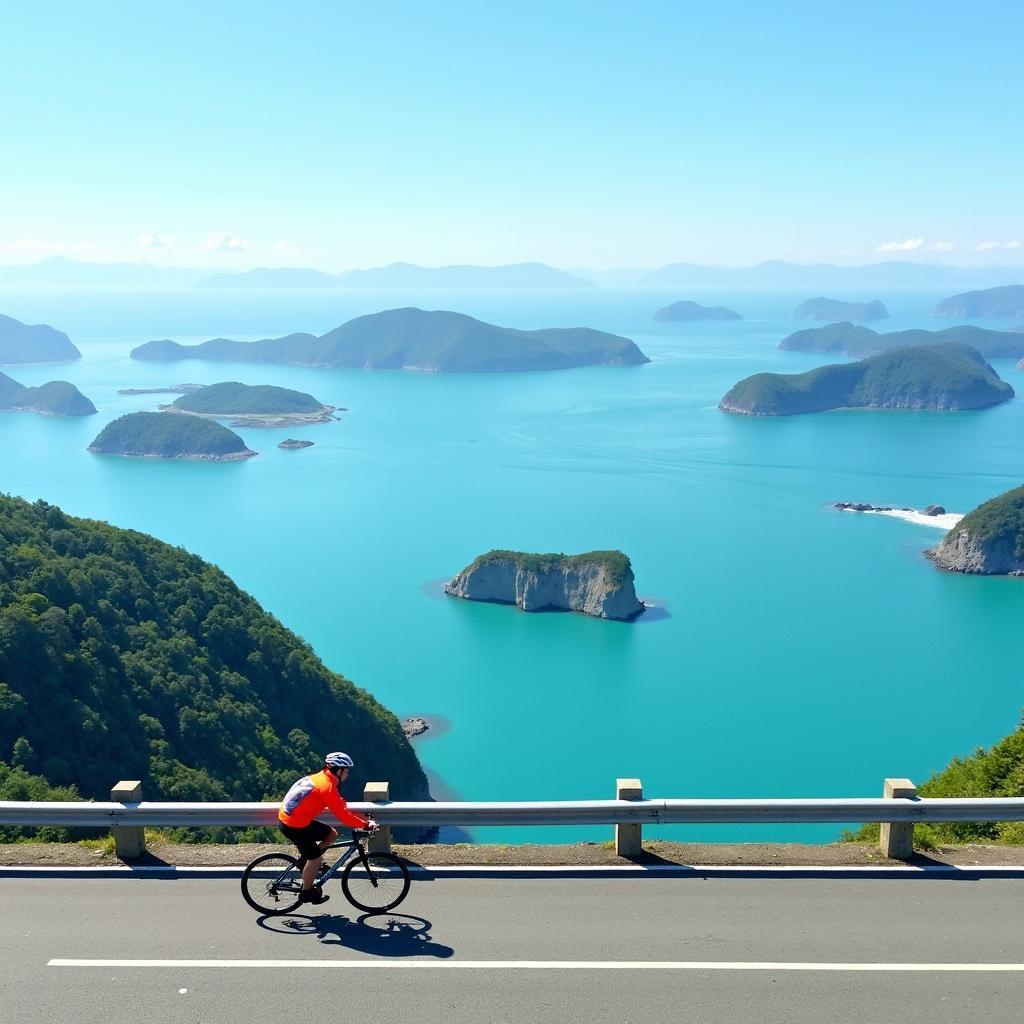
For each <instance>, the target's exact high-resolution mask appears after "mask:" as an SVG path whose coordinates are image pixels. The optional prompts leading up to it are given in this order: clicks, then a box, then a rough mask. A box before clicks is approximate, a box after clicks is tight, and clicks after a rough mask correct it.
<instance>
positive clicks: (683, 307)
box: [654, 299, 743, 323]
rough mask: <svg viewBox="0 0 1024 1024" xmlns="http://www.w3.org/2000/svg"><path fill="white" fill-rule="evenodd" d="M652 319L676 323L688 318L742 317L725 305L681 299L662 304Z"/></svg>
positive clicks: (721, 318) (725, 318)
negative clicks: (708, 304) (705, 303)
mask: <svg viewBox="0 0 1024 1024" xmlns="http://www.w3.org/2000/svg"><path fill="white" fill-rule="evenodd" d="M654 319H655V320H664V321H669V322H672V323H676V322H680V321H690V320H742V319H743V317H741V316H740V315H739V313H737V312H735V311H734V310H731V309H728V308H727V307H725V306H702V305H701V304H700V303H699V302H691V301H690V300H689V299H682V300H681V301H679V302H673V303H672V304H671V305H669V306H662V308H661V309H659V310H658V311H657V312H656V313H655V314H654Z"/></svg>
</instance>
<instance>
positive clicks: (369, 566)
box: [0, 289, 1024, 842]
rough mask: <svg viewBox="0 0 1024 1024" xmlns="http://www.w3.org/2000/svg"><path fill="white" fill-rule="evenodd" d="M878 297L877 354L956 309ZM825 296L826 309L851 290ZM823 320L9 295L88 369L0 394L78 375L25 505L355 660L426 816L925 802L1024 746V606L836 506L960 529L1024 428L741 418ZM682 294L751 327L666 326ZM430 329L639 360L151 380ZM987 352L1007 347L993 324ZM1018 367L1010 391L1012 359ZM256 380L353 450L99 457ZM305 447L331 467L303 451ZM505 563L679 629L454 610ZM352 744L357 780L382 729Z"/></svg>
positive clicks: (926, 534) (337, 299) (611, 296)
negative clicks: (532, 370)
mask: <svg viewBox="0 0 1024 1024" xmlns="http://www.w3.org/2000/svg"><path fill="white" fill-rule="evenodd" d="M832 293H834V294H835V295H836V296H837V297H839V298H845V297H850V298H861V299H865V298H875V297H880V298H882V299H883V301H885V302H886V304H887V305H888V306H889V308H890V310H891V311H892V312H893V314H894V316H893V319H892V320H891V321H887V322H884V327H883V329H899V328H903V327H910V326H921V327H931V328H936V327H941V326H948V322H947V321H938V322H936V321H932V320H931V319H930V317H929V315H928V314H929V312H930V310H931V308H932V307H933V305H934V304H935V302H936V301H938V300H939V299H941V298H943V297H944V295H945V294H946V293H945V292H916V291H913V292H911V291H907V292H893V293H881V294H879V295H877V296H876V295H875V294H874V293H872V294H871V295H866V294H864V295H861V294H857V295H852V294H851V295H849V296H847V295H845V294H843V293H841V292H834V291H833V292H832ZM832 293H830V294H832ZM807 297H808V296H807V294H805V293H803V292H801V293H793V292H779V291H775V292H755V291H745V292H744V291H730V292H725V291H712V290H709V289H704V290H700V291H695V290H689V289H687V290H663V289H633V290H620V291H616V290H605V289H603V290H596V289H595V290H590V289H581V290H579V291H572V292H546V293H523V292H505V293H487V292H465V293H457V294H453V293H451V292H444V293H434V294H432V295H431V294H426V295H424V294H420V295H415V294H402V295H396V294H395V293H391V292H382V291H372V292H357V293H347V292H326V293H325V292H321V291H315V290H310V291H280V292H257V293H253V294H250V293H247V292H216V291H204V290H200V289H193V290H190V291H186V292H180V293H169V292H162V293H143V292H120V291H109V292H77V293H76V292H60V293H54V292H42V291H39V292H27V291H19V292H4V293H0V312H3V313H7V314H9V315H12V316H16V317H18V318H19V319H22V320H26V321H29V322H33V323H34V322H40V321H42V322H47V323H52V324H53V325H55V326H57V327H59V328H61V329H63V330H66V331H67V332H68V333H69V334H70V335H71V337H72V339H73V340H74V341H75V342H76V344H78V345H79V348H80V349H81V350H82V352H83V356H84V358H83V360H82V361H81V362H80V363H77V364H73V365H60V366H32V367H15V368H11V367H8V368H5V369H7V370H9V372H10V373H11V375H12V376H14V377H15V378H16V379H18V380H20V381H22V382H24V383H26V384H35V383H41V382H42V381H45V380H49V379H52V378H54V377H59V378H65V379H69V380H72V381H73V382H75V383H76V384H77V385H78V386H79V387H80V388H81V389H82V390H83V392H84V393H85V394H87V395H88V396H89V397H90V398H92V399H93V401H94V402H95V403H96V405H97V407H98V408H99V410H100V412H99V415H98V416H93V417H89V418H85V419H81V420H68V421H62V420H54V419H48V418H44V417H38V416H29V415H23V414H3V415H0V430H2V431H3V434H4V444H3V449H2V450H3V455H2V456H0V458H2V462H0V467H2V476H0V487H2V489H3V490H4V491H7V492H10V493H14V494H20V495H24V496H25V497H27V498H30V499H34V498H45V499H46V500H48V501H51V502H53V503H55V504H58V505H60V506H62V507H63V508H65V509H66V510H68V511H69V512H71V513H73V514H76V515H84V516H92V517H97V518H101V519H106V520H109V521H111V522H113V523H115V524H117V525H119V526H125V527H133V528H136V529H141V530H145V531H147V532H149V533H152V534H154V535H156V536H157V537H160V538H162V539H164V540H167V541H170V542H172V543H176V544H181V545H184V546H185V547H187V548H189V549H190V550H192V551H195V552H196V553H198V554H200V555H202V556H203V557H205V558H207V559H209V560H211V561H213V562H215V563H216V564H218V565H219V566H221V567H222V568H223V569H224V570H225V571H226V572H228V573H229V574H230V575H231V576H232V577H234V579H235V580H237V581H238V583H239V584H240V585H241V586H242V587H244V588H245V589H246V590H248V591H250V592H251V593H252V594H254V595H255V596H256V598H257V599H258V600H259V601H260V602H261V603H262V604H263V605H264V607H266V608H267V609H269V610H270V611H272V612H273V613H274V614H276V615H277V616H278V617H279V618H280V619H281V620H282V621H283V622H284V623H285V624H286V625H288V626H289V627H290V628H292V629H293V630H294V631H295V632H296V633H298V634H300V635H301V636H303V637H304V638H305V639H306V640H308V641H309V642H310V643H311V644H312V645H313V646H314V647H315V649H316V650H317V651H318V652H319V653H320V655H321V656H322V657H323V659H324V661H325V662H326V663H327V664H329V665H330V666H331V667H332V668H334V669H336V670H338V671H340V672H343V673H344V674H345V675H346V676H348V677H349V678H351V679H353V680H354V681H355V682H357V683H358V684H360V685H362V686H364V687H366V688H367V689H369V690H370V691H371V692H372V693H373V694H374V695H375V696H376V697H377V698H378V699H379V700H381V701H382V702H383V703H384V704H386V705H387V706H388V707H390V708H392V709H393V710H394V711H395V712H396V713H398V714H399V715H402V716H405V715H410V714H424V715H427V716H428V717H429V716H440V717H441V718H443V719H445V720H447V721H448V723H450V728H448V729H447V730H446V731H444V732H443V733H440V732H439V733H438V734H437V735H436V736H434V737H430V734H428V737H427V738H424V739H423V740H421V741H418V751H419V753H420V756H421V759H422V761H423V763H424V765H425V767H426V768H427V769H428V770H429V771H430V773H431V774H432V775H433V776H434V777H435V779H436V783H435V793H436V794H438V795H445V794H451V795H454V796H457V797H458V798H462V799H470V800H513V799H523V800H527V799H533V800H542V799H595V798H602V797H610V796H612V795H613V793H614V784H615V779H616V777H618V776H637V777H639V778H641V779H642V781H643V784H644V789H645V792H646V794H647V795H648V796H652V797H655V796H656V797H715V796H721V797H754V796H808V797H810V796H872V795H876V794H877V795H880V794H881V787H882V779H883V778H884V777H885V776H887V775H895V776H908V777H910V778H912V779H915V780H918V781H920V780H923V779H924V778H925V777H926V776H927V775H928V774H929V773H930V772H932V771H934V770H935V769H938V768H940V767H942V766H943V765H945V764H946V763H947V762H948V760H949V758H950V757H951V756H952V755H953V754H957V753H969V752H970V751H971V750H972V749H973V748H974V747H975V746H977V745H979V744H989V743H991V742H993V741H994V740H996V739H998V738H1000V737H1001V736H1003V735H1005V734H1006V733H1008V732H1010V731H1011V730H1012V729H1013V728H1014V726H1015V725H1016V724H1017V721H1018V717H1019V712H1020V708H1021V704H1022V703H1024V697H1022V686H1021V678H1020V671H1019V657H1018V655H1017V652H1016V649H1015V648H1014V646H1013V644H1014V643H1015V640H1014V638H1015V637H1016V635H1017V632H1016V630H1017V628H1019V623H1020V622H1021V621H1022V619H1024V581H1021V580H1016V579H979V578H969V577H962V576H954V575H946V574H942V573H939V572H937V571H935V570H934V569H933V568H932V567H931V566H930V564H929V563H928V562H927V561H926V560H925V559H924V558H923V557H922V554H921V553H922V551H923V550H924V549H925V548H926V547H929V546H932V545H934V544H935V543H937V542H938V540H939V539H940V538H941V536H942V534H941V532H940V531H939V530H936V529H932V528H928V527H920V526H915V525H911V524H908V523H905V522H901V521H898V520H895V519H888V518H885V517H876V516H857V515H852V514H848V513H839V512H836V511H834V510H832V509H831V508H830V507H829V503H830V502H832V501H836V500H840V499H841V500H855V501H868V502H872V503H875V504H878V503H887V504H888V503H892V504H898V505H903V504H907V505H913V506H916V507H922V506H924V505H925V504H928V503H930V502H940V503H941V504H943V505H945V506H946V507H947V508H948V509H949V510H950V511H957V512H964V511H967V510H969V509H970V508H972V507H974V506H975V505H976V504H978V503H979V502H981V501H983V500H985V499H987V498H989V497H991V496H993V495H994V494H997V493H999V492H1001V491H1003V490H1006V489H1007V488H1009V487H1013V486H1017V485H1019V484H1020V483H1021V482H1022V479H1024V452H1022V439H1024V429H1022V427H1024V404H1022V402H1021V401H1019V400H1016V401H1013V402H1010V403H1007V404H1005V405H1003V406H1000V407H998V408H995V409H991V410H986V411H984V412H978V413H960V414H939V413H869V412H837V413H828V414H822V415H816V416H803V417H793V418H787V419H780V420H755V419H747V418H744V417H735V416H729V415H726V414H724V413H721V412H719V411H718V410H717V408H716V404H717V402H718V400H719V399H720V398H721V396H722V395H723V394H724V393H725V392H726V391H727V390H728V388H729V387H730V386H731V385H732V384H733V383H735V382H736V381H737V380H739V379H740V378H741V377H744V376H746V375H747V374H750V373H754V372H757V371H759V370H776V371H782V372H793V371H798V370H803V369H807V368H809V367H811V366H814V365H818V364H819V363H820V362H823V361H825V360H824V359H821V358H819V357H815V356H811V355H806V354H800V353H787V352H780V351H778V350H777V349H776V347H775V346H776V344H777V342H778V340H779V339H780V338H782V337H783V336H784V335H785V334H787V333H789V332H790V331H792V330H794V329H795V328H796V327H798V326H801V324H800V323H796V322H794V321H792V320H790V319H789V318H788V314H789V311H790V310H791V309H792V308H793V307H794V306H795V305H796V304H797V303H798V302H800V301H802V300H803V299H805V298H807ZM679 298H694V299H697V300H698V301H702V302H708V303H710V304H715V305H717V304H725V305H729V306H731V307H732V308H734V309H737V310H738V311H739V312H740V313H742V314H743V315H744V316H745V317H747V319H745V320H744V321H742V322H730V323H712V324H689V325H656V324H654V323H652V321H651V313H652V312H653V310H654V309H656V308H658V307H659V306H662V305H665V304H666V303H667V302H670V301H673V300H675V299H679ZM397 305H420V306H423V307H425V308H449V309H457V310H459V311H462V312H466V313H470V314H472V315H475V316H479V317H481V318H483V319H487V320H490V321H491V322H495V323H500V324H505V325H509V326H516V327H524V328H529V327H544V326H563V325H587V326H591V327H595V328H600V329H604V330H610V331H614V332H616V333H620V334H624V335H626V336H628V337H631V338H633V339H634V340H635V341H636V342H637V343H638V344H639V345H640V347H641V348H642V349H643V350H644V351H645V352H646V353H647V354H648V355H649V356H651V357H652V359H653V360H654V361H653V362H652V363H651V364H649V365H647V366H640V367H628V368H609V367H605V368H589V369H581V370H571V371H562V372H553V373H536V374H502V375H493V376H474V375H465V376H443V375H421V374H413V373H402V372H389V371H384V372H382V371H376V372H374V371H358V370H307V369H299V368H292V367H266V366H255V365H252V366H249V365H241V364H239V365H234V366H232V365H217V364H212V363H210V364H204V363H199V362H187V363H176V364H155V363H134V362H132V361H130V360H129V359H128V352H129V350H130V348H131V347H133V346H134V345H136V344H139V343H141V342H142V341H146V340H149V339H151V338H161V337H171V338H175V339H177V340H185V341H187V340H203V339H205V338H209V337H215V336H217V335H222V334H223V335H227V336H231V337H238V338H243V337H266V336H276V335H279V334H283V333H287V332H290V331H297V330H311V331H316V332H320V331H323V330H327V329H329V328H331V327H334V326H336V325H337V324H339V323H341V322H343V321H344V320H346V319H348V318H350V317H351V316H354V315H358V314H361V313H366V312H372V311H376V310H379V309H385V308H391V307H393V306H397ZM989 326H1005V325H1000V324H998V323H993V324H989ZM996 365H997V369H998V370H999V372H1000V374H1001V375H1002V376H1003V377H1004V378H1005V379H1008V380H1009V381H1011V383H1014V384H1015V386H1019V384H1020V383H1021V378H1022V375H1021V373H1020V372H1019V371H1017V370H1016V369H1015V368H1014V366H1013V364H1012V363H1011V362H1002V363H998V364H996ZM226 379H239V380H244V381H246V382H250V383H276V384H280V385H283V386H286V387H291V388H298V389H300V390H303V391H309V392H311V393H312V394H314V395H315V396H316V397H317V398H319V399H321V400H322V401H325V402H329V403H331V404H334V405H339V406H344V407H346V408H348V409H349V410H350V411H349V412H347V413H346V414H345V415H344V416H343V417H342V418H341V419H340V420H339V421H337V422H335V423H331V424H324V425H315V426H309V427H303V428H292V429H283V430H247V429H241V430H239V433H241V434H242V436H243V437H244V439H245V441H246V443H247V444H248V445H249V447H250V448H253V449H255V450H256V451H258V452H259V453H260V455H259V457H258V458H254V459H249V460H247V461H246V462H244V463H238V464H216V465H210V464H201V463H154V462H147V461H142V460H139V461H135V460H128V459H118V458H112V457H101V456H93V455H89V454H88V453H87V452H86V451H85V447H86V445H87V444H88V443H89V442H90V441H91V440H92V438H93V437H94V436H95V435H96V434H97V433H98V431H99V429H100V427H101V426H102V425H103V424H104V423H106V422H108V421H109V420H110V419H112V418H114V417H115V416H117V415H120V414H121V413H123V412H128V411H134V410H139V409H150V408H154V407H155V406H156V404H158V403H159V402H162V401H168V400H170V399H169V397H167V396H135V397H127V396H120V395H117V394H116V391H117V389H118V388H122V387H146V386H159V385H167V384H175V383H180V382H184V381H196V382H200V383H213V382H215V381H218V380H226ZM286 436H295V437H306V438H309V439H310V440H313V441H315V442H316V446H315V447H313V448H311V449H308V450H306V451H299V452H288V451H280V450H278V449H277V448H276V447H275V446H276V444H277V442H278V441H280V440H281V439H283V438H284V437H286ZM492 547H506V548H520V549H524V550H529V551H567V552H575V551H586V550H589V549H592V548H610V547H616V548H621V549H622V550H624V551H625V552H626V553H627V554H628V555H629V556H630V557H631V559H632V561H633V566H634V570H635V573H636V580H637V590H638V592H639V593H640V594H641V596H643V597H646V598H649V599H651V600H653V601H654V603H655V604H656V605H658V606H659V607H660V608H662V609H663V612H662V613H661V614H660V615H658V616H653V615H652V616H650V617H649V618H645V617H641V619H640V620H638V621H637V622H635V623H632V624H624V623H616V622H602V621H598V620H594V619H589V618H586V617H583V616H578V615H571V614H537V615H527V614H524V613H522V612H519V611H518V610H516V609H514V608H510V607H504V606H491V605H481V604H472V603H469V602H464V601H456V600H452V599H449V598H445V597H444V596H443V595H442V594H441V593H440V583H439V581H441V580H443V579H445V578H447V577H450V576H451V575H453V574H454V573H455V572H456V571H457V570H458V569H460V568H461V567H462V566H463V565H465V564H466V563H467V562H469V561H470V560H471V559H472V558H473V557H474V556H475V555H477V554H478V553H480V552H482V551H485V550H487V549H489V548H492ZM337 745H338V746H339V747H341V748H343V749H349V750H351V752H352V753H353V754H354V755H356V756H358V751H359V747H360V738H359V737H348V736H345V737H338V742H337ZM838 831H839V827H838V826H836V827H831V826H828V827H800V826H796V825H793V826H770V827H769V826H752V827H747V828H743V827H739V826H720V827H716V828H696V827H681V826H677V827H674V828H670V827H664V828H661V829H651V830H650V834H651V835H652V837H667V836H673V837H688V838H689V837H699V838H705V839H711V838H728V839H745V840H756V839H767V838H772V839H778V838H790V839H802V840H805V841H819V840H820V841H826V840H827V839H829V838H831V837H833V836H834V835H836V834H837V832H838ZM609 834H610V829H608V828H602V829H584V830H580V829H568V828H565V829H532V830H523V829H493V830H480V831H479V832H478V833H477V836H478V837H479V838H482V839H500V840H503V841H512V842H515V841H526V840H531V841H537V840H540V841H544V840H551V841H554V840H562V839H566V838H574V839H578V838H597V839H601V838H606V837H607V836H608V835H609Z"/></svg>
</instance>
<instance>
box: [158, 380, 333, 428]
mask: <svg viewBox="0 0 1024 1024" xmlns="http://www.w3.org/2000/svg"><path fill="white" fill-rule="evenodd" d="M160 409H161V410H162V411H163V412H174V413H187V414H188V415H190V416H207V417H209V418H210V419H231V425H232V426H233V427H245V426H250V427H283V426H289V425H291V424H296V423H299V424H302V423H327V422H329V421H330V420H331V419H333V416H332V415H331V414H332V413H333V412H334V406H333V405H324V404H323V402H319V401H317V400H316V399H315V398H314V397H313V396H312V395H307V394H306V393H305V392H304V391H292V390H291V389H290V388H279V387H275V386H274V385H272V384H239V383H238V381H224V382H222V383H220V384H210V385H209V386H208V387H205V388H201V389H200V390H198V391H193V392H191V393H189V394H185V395H182V397H181V398H178V399H176V400H175V401H174V402H172V403H171V404H170V405H162V406H160Z"/></svg>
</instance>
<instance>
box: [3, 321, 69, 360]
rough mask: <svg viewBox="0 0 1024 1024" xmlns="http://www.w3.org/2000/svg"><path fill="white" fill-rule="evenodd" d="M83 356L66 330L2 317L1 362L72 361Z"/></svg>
mask: <svg viewBox="0 0 1024 1024" xmlns="http://www.w3.org/2000/svg"><path fill="white" fill-rule="evenodd" d="M81 358H82V353H81V352H79V351H78V349H77V348H75V346H74V345H73V344H72V343H71V339H70V338H69V337H68V336H67V335H66V334H64V333H63V331H57V330H54V328H52V327H48V326H47V325H46V324H33V325H30V324H23V323H22V322H21V321H20V320H15V319H14V317H10V316H0V363H70V362H72V361H73V360H75V359H81Z"/></svg>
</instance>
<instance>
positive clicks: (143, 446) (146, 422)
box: [88, 412, 256, 462]
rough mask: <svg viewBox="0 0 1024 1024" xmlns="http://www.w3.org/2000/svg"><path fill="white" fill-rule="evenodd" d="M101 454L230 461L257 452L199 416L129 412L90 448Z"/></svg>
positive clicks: (244, 457)
mask: <svg viewBox="0 0 1024 1024" xmlns="http://www.w3.org/2000/svg"><path fill="white" fill-rule="evenodd" d="M88 451H90V452H94V453H95V454H100V455H128V456H132V457H135V458H141V459H201V460H204V461H208V462H230V461H234V460H236V459H248V458H250V457H251V456H253V455H255V454H256V453H255V452H253V451H250V450H249V449H248V448H246V446H245V442H244V441H243V440H242V439H241V438H240V437H239V436H238V435H237V434H236V433H235V432H234V431H232V430H228V428H227V427H222V426H221V425H220V424H219V423H215V422H214V421H213V420H207V419H201V418H200V417H198V416H171V415H169V414H167V413H163V412H130V413H128V414H127V415H125V416H121V417H119V418H118V419H116V420H114V421H113V422H112V423H108V424H107V425H106V426H105V427H104V428H103V429H102V430H101V431H100V432H99V434H98V436H97V437H96V440H95V441H93V443H92V444H91V445H89V448H88Z"/></svg>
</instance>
